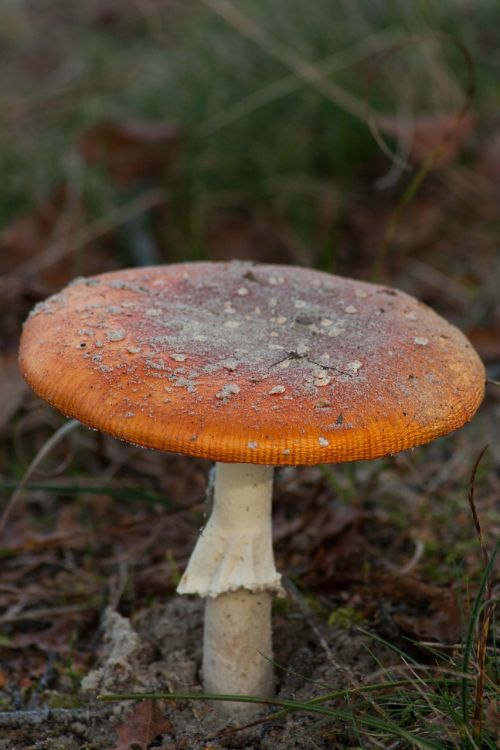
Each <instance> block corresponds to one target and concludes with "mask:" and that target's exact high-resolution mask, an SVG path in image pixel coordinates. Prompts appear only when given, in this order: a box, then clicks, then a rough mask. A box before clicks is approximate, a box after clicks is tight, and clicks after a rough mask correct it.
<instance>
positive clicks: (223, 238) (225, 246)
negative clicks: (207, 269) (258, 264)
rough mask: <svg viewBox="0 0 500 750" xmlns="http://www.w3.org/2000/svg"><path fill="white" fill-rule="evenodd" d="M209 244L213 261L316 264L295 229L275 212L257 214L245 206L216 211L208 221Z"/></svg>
mask: <svg viewBox="0 0 500 750" xmlns="http://www.w3.org/2000/svg"><path fill="white" fill-rule="evenodd" d="M207 244H208V247H209V248H210V257H211V258H212V260H221V261H225V260H233V259H235V258H236V259H238V260H255V261H262V262H265V263H292V264H298V265H302V264H306V265H307V264H311V263H312V259H311V257H310V253H309V251H308V250H307V249H306V248H305V247H304V246H303V245H302V243H301V242H300V240H299V238H298V236H297V235H296V234H295V233H294V231H293V230H292V228H291V227H290V226H289V225H288V224H287V223H286V221H285V220H284V219H282V218H281V217H280V216H279V215H278V214H275V213H273V212H272V211H260V212H257V213H253V212H252V211H249V210H247V209H246V208H242V207H239V208H238V207H234V208H231V209H224V210H222V209H220V210H217V211H214V212H213V214H212V216H211V217H210V218H209V222H208V231H207Z"/></svg>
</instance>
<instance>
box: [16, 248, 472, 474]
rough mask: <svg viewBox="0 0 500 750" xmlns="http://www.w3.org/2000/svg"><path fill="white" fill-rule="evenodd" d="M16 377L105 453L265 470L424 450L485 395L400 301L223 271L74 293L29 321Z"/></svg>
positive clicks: (217, 267)
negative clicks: (104, 436)
mask: <svg viewBox="0 0 500 750" xmlns="http://www.w3.org/2000/svg"><path fill="white" fill-rule="evenodd" d="M20 368H21V372H22V373H23V375H24V377H25V378H26V380H27V381H28V383H29V384H30V385H31V387H32V388H33V390H34V391H35V392H36V393H37V394H38V395H40V396H41V397H42V398H44V399H46V400H47V401H48V402H49V403H50V404H52V405H53V406H55V407H56V408H57V409H59V410H60V411H62V412H63V413H64V414H66V415H70V416H72V417H75V418H76V419H78V420H80V421H81V422H83V423H84V424H86V425H89V426H91V427H94V428H97V429H99V430H103V431H105V432H108V433H110V434H111V435H114V436H116V437H118V438H122V439H124V440H127V441H129V442H132V443H135V444H138V445H143V446H147V447H150V448H158V449H160V450H166V451H178V452H181V453H187V454H189V455H193V456H203V457H206V458H210V459H213V460H216V461H228V462H249V463H259V464H274V465H281V464H315V463H323V462H326V463H328V462H330V463H333V462H337V461H353V460H358V459H370V458H376V457H378V456H383V455H386V454H389V453H396V452H398V451H402V450H405V449H407V448H410V447H412V446H416V445H421V444H423V443H427V442H429V441H430V440H433V439H434V438H436V437H439V436H440V435H444V434H446V433H448V432H450V431H452V430H455V429H457V428H458V427H461V426H462V425H463V424H464V423H465V422H467V421H468V420H469V419H471V417H472V416H473V414H474V413H475V411H476V409H477V408H478V406H479V404H480V403H481V400H482V398H483V393H484V382H485V372H484V368H483V365H482V363H481V361H480V360H479V358H478V356H477V354H476V353H475V351H474V350H473V348H472V347H471V345H470V344H469V342H468V341H467V339H466V338H465V337H464V336H463V334H462V333H461V332H460V331H459V330H458V329H457V328H455V327H454V326H452V325H450V324H449V323H447V322H446V321H445V320H443V318H441V317H439V316H438V315H437V314H436V313H434V312H433V311H432V310H430V309H429V308H428V307H426V306H425V305H423V304H421V303H419V302H418V301H417V300H415V299H414V298H412V297H410V296H408V295H407V294H404V293H403V292H400V291H397V290H395V289H391V288H387V287H382V286H377V285H374V284H368V283H365V282H360V281H355V280H352V279H345V278H340V277H337V276H332V275H330V274H326V273H323V272H320V271H313V270H310V269H305V268H297V267H293V266H273V265H254V264H250V263H243V262H237V261H234V262H231V263H208V262H207V263H203V262H200V263H185V264H178V265H167V266H154V267H149V268H138V269H129V270H123V271H116V272H112V273H107V274H102V275H100V276H95V277H93V278H88V279H77V280H76V281H75V282H73V283H72V284H71V285H70V286H68V287H67V288H66V289H64V290H63V291H62V292H60V293H59V294H56V295H54V296H53V297H51V298H49V299H48V300H47V301H46V302H43V303H41V304H39V305H37V307H36V308H35V309H34V310H33V312H32V313H31V315H30V317H29V319H28V320H27V322H26V324H25V328H24V332H23V336H22V340H21V350H20Z"/></svg>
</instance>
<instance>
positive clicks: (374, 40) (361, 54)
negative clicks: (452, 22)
mask: <svg viewBox="0 0 500 750" xmlns="http://www.w3.org/2000/svg"><path fill="white" fill-rule="evenodd" d="M400 41H401V34H399V33H396V32H394V31H387V32H383V33H380V34H378V35H374V36H371V37H367V38H364V39H362V40H361V41H360V42H358V43H356V44H353V45H352V46H351V47H349V48H347V49H345V50H342V51H340V52H335V53H334V54H332V55H329V56H328V57H326V58H325V59H324V60H321V61H319V62H317V63H315V65H316V68H317V69H318V71H320V72H321V73H322V74H323V76H331V75H332V74H333V73H338V72H340V71H342V70H344V69H346V68H349V67H351V66H353V65H355V64H356V63H359V62H362V61H363V60H366V58H368V57H369V56H372V55H373V54H374V53H375V52H380V50H381V49H382V48H383V47H384V45H385V46H387V45H389V44H396V43H399V42H400ZM308 83H309V82H308V81H305V80H303V78H302V77H298V76H297V75H295V74H292V75H287V76H284V77H282V78H279V79H278V80H276V81H273V83H270V84H269V85H267V86H264V87H263V88H261V89H259V90H258V91H255V92H253V93H252V94H250V95H249V96H246V97H245V98H244V99H241V100H240V101H238V102H236V103H235V104H233V105H232V106H231V107H229V108H228V109H225V110H224V111H222V112H220V113H218V114H217V115H215V116H214V117H212V118H210V119H209V120H207V121H205V122H203V123H202V124H201V125H200V126H199V134H200V135H204V136H205V135H212V133H216V132H218V131H219V130H221V129H222V128H225V127H227V126H228V125H232V124H233V123H234V122H236V121H237V120H239V119H241V118H243V117H246V116H248V115H249V114H251V113H252V112H255V111H256V110H257V109H260V108H261V107H264V106H265V105H267V104H271V103H272V102H274V101H276V100H277V99H280V98H281V97H284V96H286V95H287V94H291V93H293V92H294V91H297V90H299V89H300V88H301V87H303V86H307V85H308Z"/></svg>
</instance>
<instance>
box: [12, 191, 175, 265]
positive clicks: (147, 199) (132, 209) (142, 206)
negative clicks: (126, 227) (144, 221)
mask: <svg viewBox="0 0 500 750" xmlns="http://www.w3.org/2000/svg"><path fill="white" fill-rule="evenodd" d="M164 202H165V194H164V193H163V192H162V191H161V190H150V191H148V192H147V193H143V194H142V195H140V196H139V197H138V198H136V199H135V200H133V201H130V203H126V204H125V205H123V206H119V207H118V208H115V209H114V210H113V211H111V212H110V213H108V214H107V215H106V216H104V217H102V218H100V219H97V220H96V221H93V222H91V223H90V224H88V225H87V226H86V227H83V228H82V229H80V230H78V231H77V232H75V233H74V234H67V235H65V236H64V237H63V238H61V239H60V240H58V241H57V242H54V244H52V245H49V246H48V247H47V249H46V250H45V252H44V253H43V255H36V256H35V257H34V258H30V259H29V260H27V261H25V262H24V263H21V264H20V265H19V266H17V267H16V268H15V269H14V271H13V272H12V273H11V275H10V278H13V277H15V276H19V275H20V274H30V273H34V272H35V271H39V270H40V269H41V268H46V267H47V266H50V265H52V263H55V262H56V261H59V260H61V258H64V257H65V256H66V255H68V254H69V253H70V252H73V251H74V250H79V249H80V248H82V247H84V246H85V245H88V244H89V242H92V241H94V240H97V239H98V238H99V237H102V236H103V235H105V234H107V233H108V232H110V231H111V230H112V229H115V228H116V227H118V226H121V225H122V224H126V223H127V222H128V221H130V220H131V219H133V218H134V217H136V216H140V215H141V214H144V213H145V212H146V211H149V210H151V209H152V208H155V206H159V205H161V204H162V203H164Z"/></svg>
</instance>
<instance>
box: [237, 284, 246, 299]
mask: <svg viewBox="0 0 500 750" xmlns="http://www.w3.org/2000/svg"><path fill="white" fill-rule="evenodd" d="M237 294H239V295H240V297H246V295H247V294H248V289H247V288H246V286H240V288H239V289H238V291H237Z"/></svg>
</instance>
